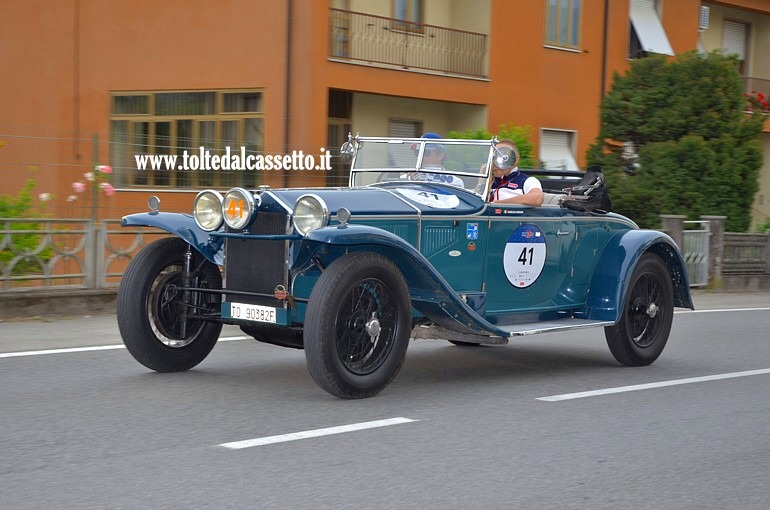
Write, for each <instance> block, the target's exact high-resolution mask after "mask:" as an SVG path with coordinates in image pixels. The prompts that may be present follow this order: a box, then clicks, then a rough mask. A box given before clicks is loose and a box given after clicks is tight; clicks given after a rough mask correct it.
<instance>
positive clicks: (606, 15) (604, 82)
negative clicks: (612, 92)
mask: <svg viewBox="0 0 770 510" xmlns="http://www.w3.org/2000/svg"><path fill="white" fill-rule="evenodd" d="M609 10H610V0H604V35H603V38H602V45H603V47H602V95H601V97H600V98H599V100H600V102H601V100H602V99H604V93H605V92H606V90H607V33H608V31H609V23H610V16H609Z"/></svg>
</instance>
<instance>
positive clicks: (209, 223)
mask: <svg viewBox="0 0 770 510" xmlns="http://www.w3.org/2000/svg"><path fill="white" fill-rule="evenodd" d="M193 217H194V218H195V223H196V224H197V225H198V226H199V227H200V228H202V229H203V230H205V231H207V232H211V231H212V230H216V229H218V228H219V227H221V226H222V195H221V194H220V193H219V192H218V191H215V190H213V189H207V190H203V191H201V192H200V193H198V195H197V196H196V197H195V202H193Z"/></svg>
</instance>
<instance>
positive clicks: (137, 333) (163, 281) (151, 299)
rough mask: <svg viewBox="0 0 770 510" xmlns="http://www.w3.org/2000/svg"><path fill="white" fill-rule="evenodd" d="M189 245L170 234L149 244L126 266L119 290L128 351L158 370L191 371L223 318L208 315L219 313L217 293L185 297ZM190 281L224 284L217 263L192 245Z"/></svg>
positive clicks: (122, 331) (120, 316)
mask: <svg viewBox="0 0 770 510" xmlns="http://www.w3.org/2000/svg"><path fill="white" fill-rule="evenodd" d="M187 248H188V245H187V243H185V242H184V241H183V240H181V239H179V238H166V239H161V240H159V241H155V242H154V243H152V244H149V245H147V246H146V247H145V248H144V249H142V251H140V252H139V253H138V254H137V255H136V257H134V258H133V259H132V260H131V263H130V264H129V265H128V268H127V269H126V273H125V275H124V276H123V279H122V280H121V283H120V288H119V289H118V303H117V316H118V327H119V329H120V335H121V336H122V338H123V343H125V344H126V348H127V349H128V352H130V353H131V355H132V356H133V357H134V358H135V359H136V360H137V361H138V362H139V363H141V364H142V365H144V366H146V367H147V368H149V369H151V370H155V371H157V372H179V371H182V370H188V369H190V368H192V367H194V366H195V365H197V364H198V363H200V362H201V361H203V360H204V359H205V358H206V356H208V354H209V352H211V349H212V348H213V347H214V344H215V343H216V342H217V339H218V338H219V333H220V332H221V330H222V323H221V322H218V321H212V320H205V318H204V317H203V316H204V315H205V314H211V315H217V314H218V311H219V302H220V300H221V298H220V296H219V295H218V294H207V293H202V292H189V293H188V294H189V295H188V297H187V300H186V302H185V300H183V296H184V292H183V291H182V290H180V287H181V286H182V269H183V266H184V257H185V252H186V251H187ZM192 268H193V274H192V281H191V286H193V287H201V288H209V289H221V288H222V276H221V274H220V272H219V269H218V268H217V266H215V265H214V264H212V263H211V262H209V261H207V260H205V259H204V258H203V257H202V256H201V255H200V254H198V253H197V252H195V250H193V259H192Z"/></svg>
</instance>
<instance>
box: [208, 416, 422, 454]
mask: <svg viewBox="0 0 770 510" xmlns="http://www.w3.org/2000/svg"><path fill="white" fill-rule="evenodd" d="M413 421H419V420H412V419H410V418H403V417H399V418H388V419H387V420H377V421H367V422H363V423H352V424H350V425H341V426H339V427H329V428H325V429H315V430H305V431H302V432H292V433H291V434H281V435H279V436H267V437H258V438H255V439H246V440H244V441H234V442H232V443H222V444H220V445H218V446H222V447H224V448H228V449H230V450H241V449H243V448H251V447H253V446H264V445H268V444H275V443H285V442H287V441H297V440H299V439H308V438H312V437H322V436H330V435H333V434H344V433H345V432H354V431H356V430H366V429H374V428H378V427H388V426H390V425H401V424H403V423H411V422H413Z"/></svg>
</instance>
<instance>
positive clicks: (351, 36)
mask: <svg viewBox="0 0 770 510" xmlns="http://www.w3.org/2000/svg"><path fill="white" fill-rule="evenodd" d="M486 55H487V36H486V34H480V33H476V32H469V31H466V30H456V29H451V28H445V27H438V26H434V25H426V24H423V23H414V22H410V21H404V20H399V19H395V18H386V17H383V16H375V15H372V14H363V13H360V12H353V11H346V10H342V9H330V10H329V57H330V58H334V59H339V60H348V61H351V62H362V63H367V64H373V65H385V66H388V65H389V66H398V67H400V68H403V69H419V70H426V71H434V72H441V73H447V74H456V75H464V76H473V77H479V78H483V77H486V76H487V71H486Z"/></svg>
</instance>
